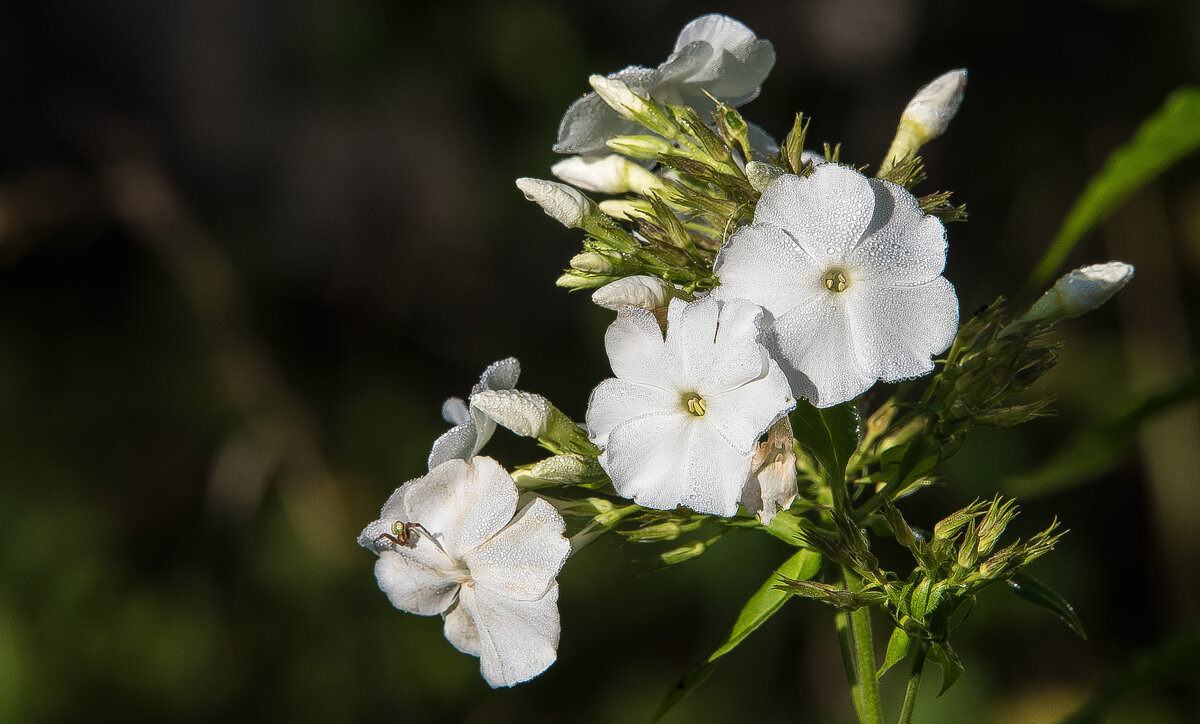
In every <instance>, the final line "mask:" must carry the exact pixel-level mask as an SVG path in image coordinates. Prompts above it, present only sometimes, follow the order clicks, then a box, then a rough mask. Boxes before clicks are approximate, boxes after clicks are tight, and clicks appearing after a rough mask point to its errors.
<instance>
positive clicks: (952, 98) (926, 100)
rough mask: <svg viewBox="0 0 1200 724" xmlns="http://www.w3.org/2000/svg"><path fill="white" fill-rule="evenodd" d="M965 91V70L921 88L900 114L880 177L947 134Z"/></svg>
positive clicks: (946, 75)
mask: <svg viewBox="0 0 1200 724" xmlns="http://www.w3.org/2000/svg"><path fill="white" fill-rule="evenodd" d="M966 91H967V69H966V68H959V69H958V70H952V71H950V72H948V73H943V74H942V75H939V76H938V77H937V78H934V79H933V80H932V81H930V82H929V83H927V84H926V85H924V86H922V87H921V89H920V90H918V91H917V94H916V95H915V96H913V97H912V100H910V101H909V102H908V105H907V106H905V107H904V112H903V113H902V114H900V124H899V125H898V126H896V137H895V138H894V139H892V145H891V148H889V149H888V152H887V153H886V154H884V157H883V159H884V160H883V164H882V165H881V166H880V172H879V175H880V176H883V175H884V174H886V173H887V172H888V171H889V170H890V169H891V168H892V167H893V166H894V165H895V164H897V163H898V162H899V161H900V160H901V159H903V158H904V157H906V156H908V155H910V154H915V153H916V152H917V151H918V150H920V148H921V146H924V145H925V144H926V143H929V142H930V141H932V140H933V139H935V138H937V137H938V136H940V135H942V134H943V133H945V132H946V129H947V128H949V126H950V121H951V120H952V119H953V118H954V116H955V114H956V113H958V109H959V107H961V106H962V102H963V97H964V95H965V94H966Z"/></svg>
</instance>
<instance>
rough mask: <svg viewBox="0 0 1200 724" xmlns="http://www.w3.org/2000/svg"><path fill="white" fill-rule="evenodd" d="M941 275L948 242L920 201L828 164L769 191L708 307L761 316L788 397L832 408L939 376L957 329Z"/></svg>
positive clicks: (731, 245) (737, 239)
mask: <svg viewBox="0 0 1200 724" xmlns="http://www.w3.org/2000/svg"><path fill="white" fill-rule="evenodd" d="M945 264H946V230H945V228H944V227H943V226H942V223H941V222H940V221H939V220H938V219H936V218H935V217H932V216H927V215H925V214H924V213H922V211H921V209H920V205H919V204H918V202H917V199H916V197H914V196H913V195H912V194H911V193H909V192H908V191H907V190H905V189H904V188H903V187H901V186H897V185H896V184H893V183H890V182H887V181H880V180H878V179H868V178H867V177H865V176H863V175H862V174H860V173H858V172H857V171H854V170H853V169H850V168H847V167H845V166H839V165H836V164H824V165H821V166H817V167H816V169H814V170H813V172H812V173H811V174H810V175H809V176H808V177H806V178H801V177H799V176H792V175H787V176H782V177H780V178H779V179H777V180H776V181H775V182H774V183H772V184H771V185H770V186H768V187H767V190H766V191H765V192H764V193H763V195H762V198H761V199H759V202H758V206H757V207H756V208H755V211H754V223H752V224H750V225H749V226H745V227H742V228H741V229H739V230H738V231H737V232H735V233H734V234H733V236H731V237H730V239H729V241H728V242H726V244H725V246H723V247H722V248H721V250H720V252H719V253H718V254H717V259H716V262H715V264H714V267H713V271H714V272H715V273H716V275H717V276H718V277H719V278H720V280H721V283H720V285H719V286H718V287H716V288H715V289H714V290H713V292H712V296H714V297H716V298H718V299H748V300H750V301H752V302H754V303H755V304H759V305H762V307H763V308H764V309H766V310H767V312H768V314H769V320H770V321H769V324H768V325H767V327H766V335H765V342H766V345H767V347H768V349H770V350H771V353H772V355H773V356H774V358H775V359H776V360H777V361H778V362H779V365H780V367H781V368H782V369H783V371H784V372H785V373H786V374H787V376H788V379H789V380H790V381H791V383H792V390H793V391H794V392H795V394H796V395H797V396H798V397H805V398H808V399H809V400H810V401H811V402H812V403H813V404H814V405H816V406H817V407H829V406H831V405H836V404H838V403H840V402H845V401H846V400H850V399H853V398H854V397H857V396H858V395H859V394H861V393H863V392H865V391H866V390H867V389H868V388H870V387H871V385H873V384H874V383H875V381H876V380H877V379H882V380H886V381H888V382H894V381H897V380H901V379H905V378H909V377H918V376H920V375H924V374H927V373H929V372H931V371H932V370H933V362H932V360H931V357H932V356H933V355H935V354H938V353H940V352H943V351H945V350H946V348H947V347H949V346H950V343H951V342H952V341H953V340H954V334H955V332H956V331H957V328H958V298H957V297H956V296H955V294H954V287H953V286H951V284H950V282H948V281H946V279H945V278H944V277H942V276H941V273H942V269H943V267H944V266H945Z"/></svg>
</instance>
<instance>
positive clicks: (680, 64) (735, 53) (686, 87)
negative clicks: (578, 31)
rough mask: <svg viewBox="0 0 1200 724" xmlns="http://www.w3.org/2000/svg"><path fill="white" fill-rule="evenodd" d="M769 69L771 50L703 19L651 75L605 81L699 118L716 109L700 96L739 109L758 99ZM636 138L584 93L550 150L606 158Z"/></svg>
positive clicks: (637, 72) (628, 73)
mask: <svg viewBox="0 0 1200 724" xmlns="http://www.w3.org/2000/svg"><path fill="white" fill-rule="evenodd" d="M773 65H775V49H774V48H772V47H771V43H770V42H769V41H767V40H759V39H758V37H757V36H755V35H754V32H753V31H752V30H750V29H749V28H747V27H746V26H745V25H743V24H741V23H739V22H738V21H736V20H734V19H733V18H730V17H727V16H725V15H704V16H702V17H699V18H696V19H695V20H693V21H692V22H690V23H688V24H687V25H685V26H684V28H683V30H681V31H680V33H679V37H678V38H677V39H676V40H675V50H674V51H673V52H672V53H671V55H670V57H669V58H667V60H666V61H665V62H664V63H663V64H662V65H660V66H658V67H657V68H654V69H650V68H643V67H640V66H631V67H629V68H626V69H625V70H622V71H619V72H617V73H613V74H611V75H610V76H608V77H609V78H612V79H614V80H619V81H621V82H623V83H624V84H625V85H627V86H629V88H631V89H632V90H634V91H637V92H639V93H645V94H649V95H650V96H652V97H654V98H655V99H657V100H660V101H664V102H667V103H673V104H676V105H687V106H691V107H693V108H695V109H696V110H697V111H698V112H699V113H700V117H701V118H704V117H706V116H707V114H708V113H709V112H711V111H712V110H714V109H715V108H716V106H715V105H714V104H713V102H712V100H711V99H709V98H708V96H706V95H705V94H704V92H703V91H708V92H709V93H711V94H712V95H713V96H715V97H716V98H718V99H720V100H722V101H724V102H725V103H728V104H729V105H731V106H740V105H742V104H744V103H748V102H749V101H751V100H753V99H754V98H755V96H757V95H758V92H759V89H760V86H761V85H762V82H763V80H764V79H765V78H766V77H767V73H769V72H770V71H771V67H772V66H773ZM642 132H643V131H642V129H641V126H639V125H638V124H636V123H634V122H632V121H629V120H626V119H624V118H622V117H621V116H620V115H619V114H617V112H616V111H614V110H612V109H611V108H609V107H608V105H607V104H606V103H605V102H604V101H603V100H602V99H601V98H600V97H599V96H598V95H596V94H595V93H588V94H587V95H585V96H583V97H582V98H580V99H579V100H577V101H575V102H574V103H572V104H571V107H570V108H568V109H567V112H566V115H564V116H563V119H562V123H561V124H560V125H559V127H558V142H557V143H555V144H554V150H555V151H556V152H558V153H570V154H577V155H580V156H597V155H602V154H605V153H607V152H608V149H607V147H606V146H605V141H607V140H608V139H610V138H614V137H616V136H628V135H635V134H638V133H642Z"/></svg>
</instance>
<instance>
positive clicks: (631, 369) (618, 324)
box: [604, 307, 679, 389]
mask: <svg viewBox="0 0 1200 724" xmlns="http://www.w3.org/2000/svg"><path fill="white" fill-rule="evenodd" d="M604 349H605V351H606V352H608V360H609V363H610V364H611V365H612V371H613V374H615V375H616V376H617V377H620V378H621V379H625V380H629V381H631V382H640V383H642V384H644V385H651V386H653V387H662V388H664V389H668V388H673V387H674V386H675V384H676V380H677V378H678V376H679V372H678V370H679V360H678V359H677V358H676V356H675V355H674V354H672V352H671V350H669V349H668V348H667V345H666V342H664V341H663V334H662V330H661V329H660V328H659V326H658V321H657V320H656V319H655V318H654V314H652V313H651V312H649V311H648V310H645V309H640V308H638V307H624V308H622V309H621V310H620V311H619V312H617V320H616V321H615V322H613V323H612V324H611V325H609V327H608V331H607V332H605V333H604Z"/></svg>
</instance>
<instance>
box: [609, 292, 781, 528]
mask: <svg viewBox="0 0 1200 724" xmlns="http://www.w3.org/2000/svg"><path fill="white" fill-rule="evenodd" d="M762 316H763V313H762V310H761V309H759V308H758V306H756V305H754V304H751V303H749V302H746V301H743V300H733V301H729V302H725V303H721V302H718V301H717V300H716V299H712V298H705V299H700V300H698V301H695V302H691V303H687V302H684V301H683V300H681V299H672V300H671V302H670V306H669V307H668V311H667V332H666V338H665V339H664V337H663V333H662V331H661V330H660V329H659V326H658V322H657V321H656V320H655V318H654V315H653V314H651V313H650V312H649V311H647V310H645V309H640V308H637V307H624V308H622V309H621V311H620V312H619V313H618V315H617V321H615V322H613V324H612V326H611V327H609V328H608V332H607V333H606V334H605V336H604V346H605V349H606V350H607V351H608V358H609V361H610V362H611V363H612V368H613V373H614V374H616V377H615V378H613V379H608V380H605V381H604V382H601V383H600V385H599V386H598V387H596V389H595V390H594V391H593V392H592V397H591V400H590V401H589V402H588V410H587V427H588V435H589V436H590V437H591V439H592V442H594V443H595V444H597V445H599V446H600V447H602V448H604V452H603V453H602V454H601V455H600V465H601V466H602V467H603V468H604V470H605V472H607V473H608V476H609V478H611V479H612V482H613V487H614V488H616V490H617V493H619V494H620V495H622V496H624V497H626V498H632V499H633V500H635V501H636V502H637V503H638V504H639V505H643V506H646V507H648V508H660V509H668V510H669V509H671V508H674V507H676V506H679V505H685V506H687V507H689V508H691V509H692V510H695V511H697V512H700V513H712V514H715V515H722V516H727V517H728V516H732V515H734V514H735V513H736V512H737V506H738V501H739V499H740V497H741V495H742V490H743V488H744V487H745V484H746V481H747V478H748V476H749V474H750V465H751V462H752V458H753V456H754V453H755V451H756V448H757V444H758V439H759V437H761V436H762V435H763V433H765V432H766V431H767V430H768V429H769V428H770V427H771V425H772V424H774V423H775V422H776V421H777V420H779V419H780V418H781V417H783V416H784V415H786V414H787V412H788V410H791V409H792V408H794V407H795V405H796V401H795V399H794V398H793V397H792V395H791V392H790V390H789V389H788V383H787V379H786V378H785V377H784V375H783V373H782V372H781V371H780V369H779V366H778V365H776V364H775V362H774V361H773V360H772V359H771V358H770V356H769V355H768V354H767V350H766V349H765V348H764V347H763V345H762V344H761V343H760V342H759V337H760V330H759V326H760V324H761V322H762Z"/></svg>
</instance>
